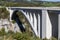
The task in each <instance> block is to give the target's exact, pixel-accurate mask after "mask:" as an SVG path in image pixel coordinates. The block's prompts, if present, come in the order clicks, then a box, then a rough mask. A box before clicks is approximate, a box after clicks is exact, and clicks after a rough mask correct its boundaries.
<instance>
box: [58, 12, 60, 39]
mask: <svg viewBox="0 0 60 40" xmlns="http://www.w3.org/2000/svg"><path fill="white" fill-rule="evenodd" d="M58 40H60V13H59V14H58Z"/></svg>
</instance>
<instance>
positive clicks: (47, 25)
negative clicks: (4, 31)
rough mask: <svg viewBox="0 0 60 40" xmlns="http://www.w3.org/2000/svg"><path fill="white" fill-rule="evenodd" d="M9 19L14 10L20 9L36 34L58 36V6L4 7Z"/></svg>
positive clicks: (59, 18) (59, 11) (59, 9)
mask: <svg viewBox="0 0 60 40" xmlns="http://www.w3.org/2000/svg"><path fill="white" fill-rule="evenodd" d="M6 9H7V10H8V11H9V13H10V21H12V19H11V18H12V15H13V13H14V12H17V11H20V12H22V14H23V15H24V16H25V17H26V19H27V20H28V22H29V23H30V25H31V28H32V29H33V32H34V33H35V35H36V36H38V37H40V38H42V39H43V38H48V39H50V38H51V37H55V38H58V39H59V38H60V7H6Z"/></svg>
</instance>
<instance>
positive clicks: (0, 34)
mask: <svg viewBox="0 0 60 40" xmlns="http://www.w3.org/2000/svg"><path fill="white" fill-rule="evenodd" d="M2 35H6V32H5V29H4V28H2V29H1V30H0V36H2Z"/></svg>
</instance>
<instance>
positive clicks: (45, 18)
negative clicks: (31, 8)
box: [42, 10, 52, 39]
mask: <svg viewBox="0 0 60 40" xmlns="http://www.w3.org/2000/svg"><path fill="white" fill-rule="evenodd" d="M51 30H52V28H51V23H50V19H49V15H48V11H47V10H42V39H44V38H47V39H50V38H51V36H52V34H51V32H52V31H51Z"/></svg>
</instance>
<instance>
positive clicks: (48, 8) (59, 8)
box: [6, 7, 60, 10]
mask: <svg viewBox="0 0 60 40" xmlns="http://www.w3.org/2000/svg"><path fill="white" fill-rule="evenodd" d="M6 8H9V9H36V10H37V9H38V10H60V7H6Z"/></svg>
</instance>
